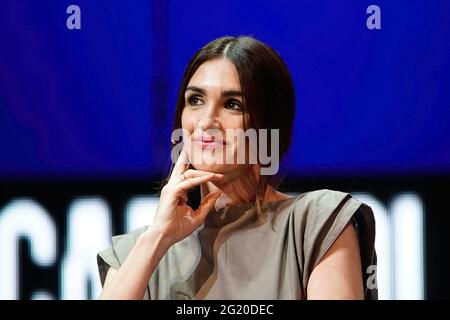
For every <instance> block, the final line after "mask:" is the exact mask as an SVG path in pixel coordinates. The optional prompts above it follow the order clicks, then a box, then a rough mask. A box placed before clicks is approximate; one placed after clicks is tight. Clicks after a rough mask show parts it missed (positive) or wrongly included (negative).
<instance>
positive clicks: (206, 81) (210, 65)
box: [189, 59, 241, 90]
mask: <svg viewBox="0 0 450 320" xmlns="http://www.w3.org/2000/svg"><path fill="white" fill-rule="evenodd" d="M189 85H193V86H197V87H204V88H205V89H209V88H210V89H214V88H217V89H223V90H229V89H233V90H240V88H241V86H240V82H239V75H238V73H237V70H236V67H235V66H234V64H233V63H232V62H231V61H230V60H227V59H220V60H219V59H216V60H209V61H206V62H204V63H202V64H201V65H200V67H198V69H197V70H196V71H195V73H194V75H193V76H192V78H191V80H190V81H189Z"/></svg>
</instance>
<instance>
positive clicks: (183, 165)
mask: <svg viewBox="0 0 450 320" xmlns="http://www.w3.org/2000/svg"><path fill="white" fill-rule="evenodd" d="M188 165H189V158H188V155H187V152H186V150H185V149H184V148H183V149H181V152H180V155H179V156H178V159H177V162H175V165H174V167H173V170H172V174H171V175H170V178H169V183H171V182H172V183H173V182H175V181H177V179H178V177H179V176H180V175H181V174H182V173H183V172H184V171H185V170H186V169H187V167H188Z"/></svg>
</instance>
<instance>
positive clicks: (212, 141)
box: [193, 136, 225, 145]
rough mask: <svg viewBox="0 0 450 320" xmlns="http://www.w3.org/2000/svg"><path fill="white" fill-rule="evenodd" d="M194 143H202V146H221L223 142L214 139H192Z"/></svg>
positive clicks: (203, 137)
mask: <svg viewBox="0 0 450 320" xmlns="http://www.w3.org/2000/svg"><path fill="white" fill-rule="evenodd" d="M193 141H194V142H196V143H203V144H217V145H223V144H225V142H224V141H223V140H219V139H215V138H214V137H205V136H202V137H194V139H193Z"/></svg>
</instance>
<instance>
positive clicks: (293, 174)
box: [0, 0, 450, 299]
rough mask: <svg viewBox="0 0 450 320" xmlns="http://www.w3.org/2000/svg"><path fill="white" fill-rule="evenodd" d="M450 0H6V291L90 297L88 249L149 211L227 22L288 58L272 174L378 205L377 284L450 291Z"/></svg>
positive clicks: (2, 266) (0, 68)
mask: <svg viewBox="0 0 450 320" xmlns="http://www.w3.org/2000/svg"><path fill="white" fill-rule="evenodd" d="M372 5H376V7H373V6H372ZM448 12H450V2H449V1H446V0H434V1H425V0H420V1H419V0H416V1H413V0H409V1H406V0H398V1H365V0H359V1H338V0H333V1H332V0H321V1H313V0H296V1H283V0H278V1H269V0H258V1H237V0H229V1H222V2H217V3H214V4H212V3H211V1H204V0H201V1H200V0H199V1H194V0H192V1H189V2H186V1H173V0H170V1H169V0H146V1H144V0H135V1H118V0H108V1H106V0H95V1H92V0H91V1H87V0H73V1H65V0H60V1H52V0H40V1H31V0H29V1H25V0H15V1H13V0H6V1H2V2H1V4H0V299H93V298H96V297H97V296H98V294H99V292H100V282H99V277H98V271H97V265H96V253H97V252H98V251H100V250H102V249H104V248H106V247H107V246H109V244H110V237H111V235H116V234H121V233H124V232H127V231H129V230H132V229H134V228H135V227H137V226H140V225H143V224H148V223H151V221H152V218H153V214H154V211H155V208H156V205H157V201H158V199H157V191H158V187H159V182H160V181H161V179H162V178H163V177H164V176H165V174H166V170H167V168H168V166H169V164H170V154H169V150H170V134H171V126H172V118H173V114H174V109H175V108H174V107H175V101H176V94H177V90H178V87H179V84H180V81H181V77H182V73H183V71H184V68H185V66H186V65H187V63H188V61H189V59H190V57H191V56H192V55H193V54H194V52H195V51H196V50H197V49H199V48H200V47H201V46H203V45H204V44H206V43H207V42H209V41H211V40H213V39H215V38H217V37H221V36H224V35H252V36H255V37H256V38H258V39H260V40H262V41H263V42H265V43H267V44H269V45H270V46H272V47H273V48H275V49H276V50H277V51H278V52H279V53H280V55H281V56H282V57H283V58H284V59H285V61H286V63H287V64H288V66H289V69H290V71H291V74H292V77H293V79H294V82H295V89H296V116H295V128H294V136H293V143H292V146H291V150H290V152H289V154H288V156H287V158H286V159H285V161H284V163H283V165H284V166H283V171H284V172H285V173H286V178H285V184H284V185H283V190H284V191H286V192H290V193H292V194H296V193H298V192H305V191H310V190H315V189H321V188H328V189H335V190H341V191H344V192H350V193H352V194H353V195H354V196H355V197H356V198H358V199H361V200H362V201H365V202H366V203H368V204H369V205H370V206H371V207H372V209H373V210H374V212H375V215H376V222H377V240H376V249H377V252H378V259H379V264H378V269H377V275H378V288H379V295H380V298H381V299H448V298H449V297H450V293H449V290H448V285H449V284H450V275H449V271H448V270H450V269H449V264H448V263H449V259H448V258H449V250H448V244H450V232H449V231H448V228H449V226H450V219H449V215H450V202H449V198H450V123H449V121H450V104H449V102H450V62H449V45H450V41H449V39H450V28H449V27H450V19H449V18H448Z"/></svg>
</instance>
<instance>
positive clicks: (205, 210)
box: [194, 191, 222, 225]
mask: <svg viewBox="0 0 450 320" xmlns="http://www.w3.org/2000/svg"><path fill="white" fill-rule="evenodd" d="M221 194H222V192H220V191H216V192H213V193H210V194H208V195H207V196H206V197H205V198H204V199H203V201H202V202H201V203H200V206H199V207H198V208H197V210H195V212H194V215H195V220H196V221H197V223H198V225H200V224H202V223H203V221H205V219H206V216H207V215H208V214H209V213H210V212H211V209H212V208H213V206H214V204H215V203H216V201H217V199H218V198H219V197H220V195H221Z"/></svg>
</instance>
